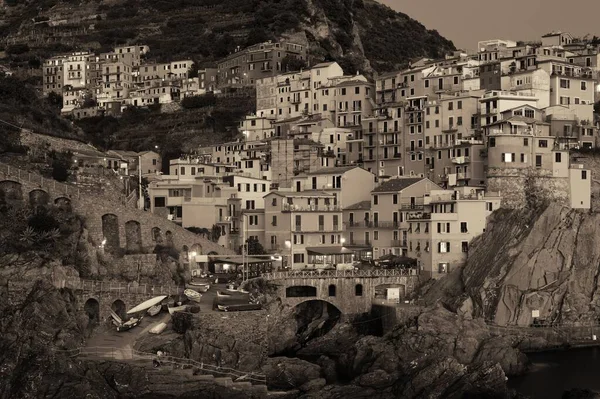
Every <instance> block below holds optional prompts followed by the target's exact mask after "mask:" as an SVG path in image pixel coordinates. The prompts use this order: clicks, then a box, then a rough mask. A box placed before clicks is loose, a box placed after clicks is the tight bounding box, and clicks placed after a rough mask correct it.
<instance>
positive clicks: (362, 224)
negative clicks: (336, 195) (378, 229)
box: [344, 220, 373, 229]
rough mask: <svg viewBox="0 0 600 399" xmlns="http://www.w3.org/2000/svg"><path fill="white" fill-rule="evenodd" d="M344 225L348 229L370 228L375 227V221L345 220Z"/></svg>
mask: <svg viewBox="0 0 600 399" xmlns="http://www.w3.org/2000/svg"><path fill="white" fill-rule="evenodd" d="M344 227H346V228H347V229H368V228H372V227H373V222H371V221H369V220H364V221H361V222H344Z"/></svg>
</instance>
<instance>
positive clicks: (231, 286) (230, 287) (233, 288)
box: [227, 284, 239, 292]
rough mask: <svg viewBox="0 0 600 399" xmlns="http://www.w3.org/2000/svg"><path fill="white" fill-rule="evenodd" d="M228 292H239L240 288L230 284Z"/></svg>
mask: <svg viewBox="0 0 600 399" xmlns="http://www.w3.org/2000/svg"><path fill="white" fill-rule="evenodd" d="M227 291H232V292H238V291H239V287H237V286H236V285H235V284H228V285H227Z"/></svg>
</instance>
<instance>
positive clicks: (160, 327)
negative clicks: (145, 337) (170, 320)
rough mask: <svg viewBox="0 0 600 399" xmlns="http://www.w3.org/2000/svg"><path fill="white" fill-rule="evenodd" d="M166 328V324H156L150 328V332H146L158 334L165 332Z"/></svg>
mask: <svg viewBox="0 0 600 399" xmlns="http://www.w3.org/2000/svg"><path fill="white" fill-rule="evenodd" d="M166 328H167V323H164V322H163V323H156V324H155V325H154V326H152V328H151V329H150V330H148V332H149V333H150V334H160V333H161V332H163V331H165V330H166Z"/></svg>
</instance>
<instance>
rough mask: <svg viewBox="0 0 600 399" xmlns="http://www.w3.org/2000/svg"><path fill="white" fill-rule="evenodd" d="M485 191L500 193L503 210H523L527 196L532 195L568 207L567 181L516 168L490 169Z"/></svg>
mask: <svg viewBox="0 0 600 399" xmlns="http://www.w3.org/2000/svg"><path fill="white" fill-rule="evenodd" d="M528 180H529V181H530V182H531V184H529V182H528ZM487 189H488V190H489V191H492V192H500V195H501V196H502V204H501V206H502V207H503V208H510V209H519V208H523V207H525V205H526V204H527V197H528V195H532V194H535V195H538V196H541V197H542V198H543V199H546V200H548V201H550V202H556V203H558V204H560V205H564V206H569V179H568V178H562V177H553V176H552V175H551V174H542V173H539V172H536V171H531V170H524V169H516V168H515V169H508V168H502V169H500V168H498V169H496V168H490V169H489V170H488V178H487ZM532 191H535V193H532Z"/></svg>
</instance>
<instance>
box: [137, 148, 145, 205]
mask: <svg viewBox="0 0 600 399" xmlns="http://www.w3.org/2000/svg"><path fill="white" fill-rule="evenodd" d="M138 181H139V192H138V195H139V202H138V206H139V208H140V209H144V193H143V192H142V156H141V155H138Z"/></svg>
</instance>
